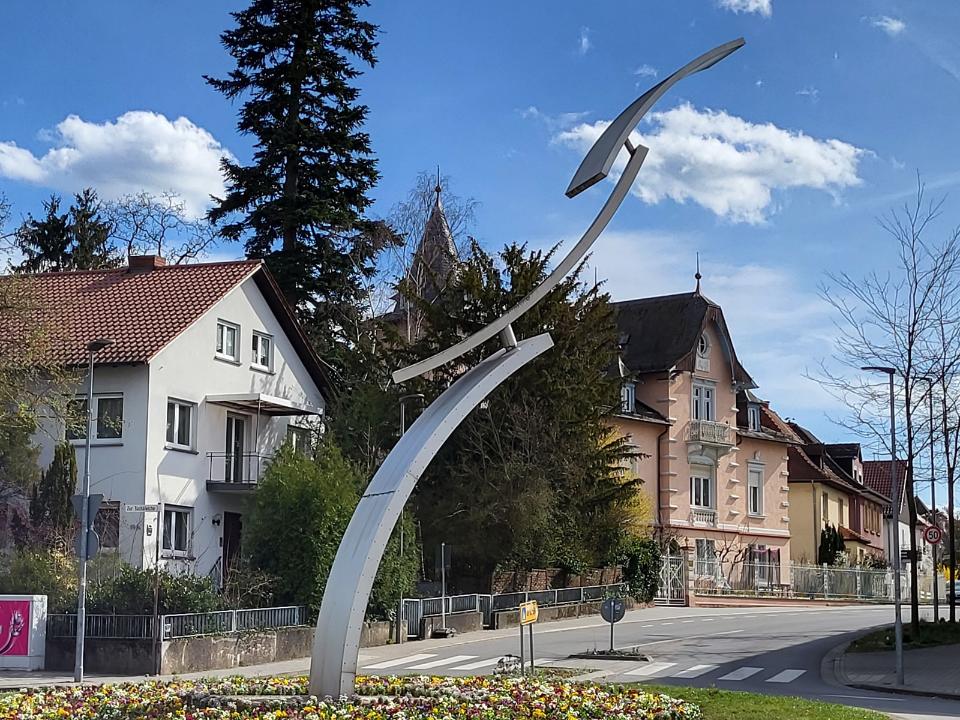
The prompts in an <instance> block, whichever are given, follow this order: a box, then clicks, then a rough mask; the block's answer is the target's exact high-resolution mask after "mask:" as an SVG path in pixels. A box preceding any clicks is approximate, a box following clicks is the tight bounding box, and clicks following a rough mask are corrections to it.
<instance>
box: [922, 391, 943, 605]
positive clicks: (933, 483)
mask: <svg viewBox="0 0 960 720" xmlns="http://www.w3.org/2000/svg"><path fill="white" fill-rule="evenodd" d="M917 379H918V380H923V381H924V382H926V383H927V400H928V401H929V407H930V505H931V506H932V507H933V524H934V525H936V526H937V527H939V526H940V523H939V521H938V520H937V517H938V516H937V477H936V473H935V472H934V470H933V463H934V452H933V380H931V379H930V378H928V377H920V378H917ZM938 547H939V544H938V543H934V544H933V547H932V552H933V621H934V622H935V623H937V622H940V587H939V585H940V578H939V573H938V572H937V569H938V568H939V565H938V564H937V555H938V553H937V549H938Z"/></svg>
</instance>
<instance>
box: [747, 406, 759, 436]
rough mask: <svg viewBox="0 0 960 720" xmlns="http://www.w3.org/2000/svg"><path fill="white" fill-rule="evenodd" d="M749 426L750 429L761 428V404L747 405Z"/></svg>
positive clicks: (757, 429)
mask: <svg viewBox="0 0 960 720" xmlns="http://www.w3.org/2000/svg"><path fill="white" fill-rule="evenodd" d="M747 428H748V429H749V430H756V431H759V430H760V406H759V405H752V404H751V405H747Z"/></svg>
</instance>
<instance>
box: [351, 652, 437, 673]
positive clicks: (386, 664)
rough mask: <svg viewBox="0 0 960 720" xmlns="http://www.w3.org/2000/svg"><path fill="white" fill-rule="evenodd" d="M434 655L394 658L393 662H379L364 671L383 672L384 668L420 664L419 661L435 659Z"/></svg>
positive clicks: (367, 666)
mask: <svg viewBox="0 0 960 720" xmlns="http://www.w3.org/2000/svg"><path fill="white" fill-rule="evenodd" d="M436 656H437V654H436V653H420V654H418V655H408V656H407V657H402V658H394V659H393V660H384V661H383V662H379V663H377V664H376V665H365V666H364V667H363V669H364V670H383V669H384V668H391V667H396V666H397V665H406V664H407V663H412V662H420V661H421V660H427V659H429V658H432V657H436Z"/></svg>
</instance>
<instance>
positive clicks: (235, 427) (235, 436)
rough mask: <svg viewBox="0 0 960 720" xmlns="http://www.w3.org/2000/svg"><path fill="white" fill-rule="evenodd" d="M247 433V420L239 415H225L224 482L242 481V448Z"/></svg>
mask: <svg viewBox="0 0 960 720" xmlns="http://www.w3.org/2000/svg"><path fill="white" fill-rule="evenodd" d="M246 434H247V421H246V419H245V418H243V417H241V416H239V415H227V438H226V445H225V446H224V447H225V449H226V461H225V464H224V465H225V467H224V477H223V479H224V480H225V481H226V482H235V483H240V482H243V480H244V477H243V459H244V458H243V454H244V453H243V450H244V440H245V439H246Z"/></svg>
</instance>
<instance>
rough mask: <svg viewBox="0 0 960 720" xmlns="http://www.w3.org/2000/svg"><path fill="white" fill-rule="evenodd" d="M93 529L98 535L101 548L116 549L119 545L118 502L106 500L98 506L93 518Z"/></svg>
mask: <svg viewBox="0 0 960 720" xmlns="http://www.w3.org/2000/svg"><path fill="white" fill-rule="evenodd" d="M93 529H94V530H95V531H96V533H97V535H98V536H99V537H100V547H101V549H103V550H116V549H117V548H119V547H120V503H119V502H111V501H109V500H108V501H107V502H105V503H103V505H101V506H100V509H99V510H98V511H97V516H96V517H95V518H94V519H93Z"/></svg>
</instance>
